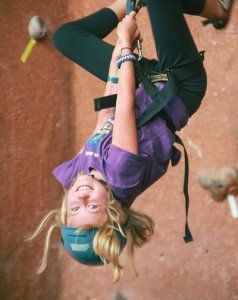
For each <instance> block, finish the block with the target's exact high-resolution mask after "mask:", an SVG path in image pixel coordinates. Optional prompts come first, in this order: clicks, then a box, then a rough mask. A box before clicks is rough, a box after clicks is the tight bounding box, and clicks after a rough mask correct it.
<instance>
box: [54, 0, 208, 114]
mask: <svg viewBox="0 0 238 300" xmlns="http://www.w3.org/2000/svg"><path fill="white" fill-rule="evenodd" d="M204 3H205V0H193V1H191V0H181V1H178V0H146V4H147V8H148V12H149V16H150V20H151V25H152V31H153V36H154V41H155V46H156V51H157V56H158V58H159V63H157V64H156V66H155V69H156V70H158V71H159V72H160V71H163V70H166V69H167V68H175V67H181V66H185V65H187V64H190V63H192V62H194V61H197V60H199V59H200V56H199V53H198V50H197V48H196V45H195V43H194V41H193V38H192V36H191V33H190V31H189V28H188V26H187V24H186V22H185V19H184V16H183V13H188V14H194V15H199V13H200V12H201V11H202V9H203V7H204ZM117 24H118V18H117V16H116V14H115V13H114V12H113V11H112V10H110V9H108V8H104V9H101V10H99V11H98V12H96V13H93V14H91V15H89V16H87V17H85V18H83V19H80V20H77V21H73V22H70V23H66V24H63V25H62V26H61V27H60V28H59V29H58V30H57V31H56V32H55V34H54V38H53V42H54V45H55V47H56V48H57V49H58V50H59V51H60V52H62V54H64V55H65V56H66V57H68V58H69V59H70V60H72V61H74V62H75V63H76V64H78V65H80V66H81V67H83V68H84V69H86V70H87V71H89V72H90V73H92V74H93V75H95V76H96V77H98V78H100V79H102V80H103V81H106V79H107V75H108V69H109V64H110V60H111V56H112V51H113V48H114V46H112V45H110V44H108V43H106V42H105V41H103V40H102V39H103V38H105V37H106V36H107V35H108V34H109V33H110V32H111V31H112V30H113V29H115V28H116V26H117ZM206 83H207V81H206V73H205V70H204V71H202V72H201V73H200V74H198V75H196V76H194V77H192V78H190V79H189V80H186V81H184V82H180V88H179V90H178V92H177V95H178V96H179V97H180V98H181V100H182V101H183V102H184V104H185V105H186V107H187V109H188V113H189V115H190V116H191V115H192V114H193V113H194V112H195V111H196V110H197V109H198V107H199V106H200V103H201V101H202V98H203V97H204V94H205V91H206Z"/></svg>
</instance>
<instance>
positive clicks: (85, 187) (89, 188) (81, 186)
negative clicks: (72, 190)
mask: <svg viewBox="0 0 238 300" xmlns="http://www.w3.org/2000/svg"><path fill="white" fill-rule="evenodd" d="M83 190H93V188H91V186H88V185H80V186H79V187H78V188H77V189H76V191H83Z"/></svg>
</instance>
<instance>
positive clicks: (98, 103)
mask: <svg viewBox="0 0 238 300" xmlns="http://www.w3.org/2000/svg"><path fill="white" fill-rule="evenodd" d="M116 101H117V94H113V95H109V96H105V97H100V98H96V99H94V111H100V110H101V109H104V108H109V107H115V106H116Z"/></svg>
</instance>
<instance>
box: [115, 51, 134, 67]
mask: <svg viewBox="0 0 238 300" xmlns="http://www.w3.org/2000/svg"><path fill="white" fill-rule="evenodd" d="M125 61H132V62H135V61H137V59H136V57H135V55H133V54H126V55H122V56H120V57H119V58H118V59H117V67H118V69H120V67H121V64H122V63H124V62H125Z"/></svg>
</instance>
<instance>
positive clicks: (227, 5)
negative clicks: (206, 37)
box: [202, 0, 234, 30]
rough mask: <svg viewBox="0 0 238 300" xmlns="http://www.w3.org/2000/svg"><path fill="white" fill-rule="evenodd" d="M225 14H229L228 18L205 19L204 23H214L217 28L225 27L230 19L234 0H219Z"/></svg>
mask: <svg viewBox="0 0 238 300" xmlns="http://www.w3.org/2000/svg"><path fill="white" fill-rule="evenodd" d="M218 2H219V4H220V5H221V7H222V9H223V11H224V13H225V14H227V17H226V18H221V19H216V20H206V21H203V22H202V23H203V25H204V26H206V25H208V24H212V25H213V26H214V27H215V28H216V29H217V30H221V29H224V28H225V27H226V26H227V24H228V22H229V19H230V14H231V9H232V5H233V2H234V1H233V0H218Z"/></svg>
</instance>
